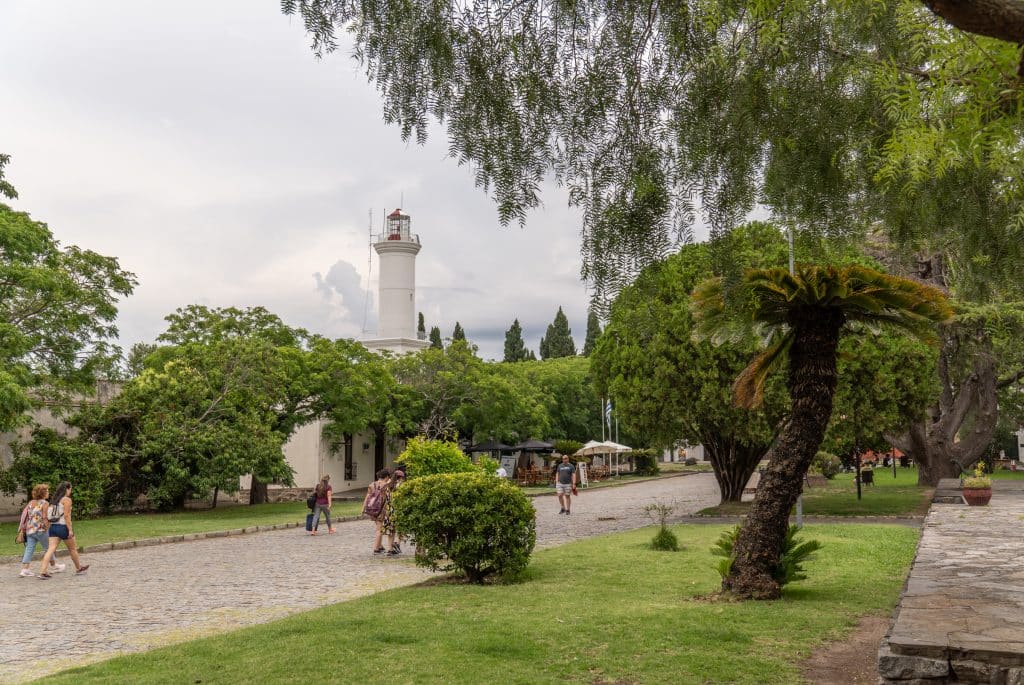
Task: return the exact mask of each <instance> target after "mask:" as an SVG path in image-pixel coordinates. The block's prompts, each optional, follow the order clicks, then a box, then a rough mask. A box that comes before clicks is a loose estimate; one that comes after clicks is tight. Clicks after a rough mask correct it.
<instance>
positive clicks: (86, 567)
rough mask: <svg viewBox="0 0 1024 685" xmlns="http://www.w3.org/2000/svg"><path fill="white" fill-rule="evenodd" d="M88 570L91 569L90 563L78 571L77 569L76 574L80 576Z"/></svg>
mask: <svg viewBox="0 0 1024 685" xmlns="http://www.w3.org/2000/svg"><path fill="white" fill-rule="evenodd" d="M88 570H89V564H86V565H85V566H82V567H81V568H79V569H78V570H77V571H75V575H76V576H80V575H82V574H83V573H85V572H86V571H88Z"/></svg>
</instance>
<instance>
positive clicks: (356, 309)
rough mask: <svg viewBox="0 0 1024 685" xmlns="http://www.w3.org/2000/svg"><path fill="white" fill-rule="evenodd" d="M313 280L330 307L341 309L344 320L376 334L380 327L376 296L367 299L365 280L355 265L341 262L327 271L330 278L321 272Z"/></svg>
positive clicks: (340, 314) (341, 316) (340, 315)
mask: <svg viewBox="0 0 1024 685" xmlns="http://www.w3.org/2000/svg"><path fill="white" fill-rule="evenodd" d="M313 278H314V280H315V281H316V289H317V290H318V291H319V292H320V293H321V295H322V296H323V298H324V299H325V300H326V301H327V302H328V303H329V304H330V306H332V307H333V308H337V309H338V310H341V311H339V317H340V318H343V319H345V320H346V321H348V322H349V323H350V324H352V325H358V326H359V328H360V329H365V330H368V331H372V330H375V329H376V328H377V315H376V307H375V304H374V298H373V295H372V294H370V295H369V297H367V292H366V288H365V287H364V284H363V278H362V276H360V275H359V272H358V271H357V270H356V268H355V267H354V266H352V265H351V264H349V263H348V262H346V261H344V260H338V261H337V262H335V263H334V265H333V266H332V267H331V268H330V269H329V270H328V271H327V275H326V276H323V275H321V274H320V273H319V272H317V273H315V274H313ZM342 312H343V313H342ZM364 313H365V325H364Z"/></svg>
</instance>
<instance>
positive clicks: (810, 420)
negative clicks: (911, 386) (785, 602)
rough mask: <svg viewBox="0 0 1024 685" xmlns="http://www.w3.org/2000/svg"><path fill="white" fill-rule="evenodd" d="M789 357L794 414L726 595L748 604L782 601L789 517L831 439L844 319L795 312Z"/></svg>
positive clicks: (740, 542)
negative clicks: (778, 574) (779, 574)
mask: <svg viewBox="0 0 1024 685" xmlns="http://www.w3.org/2000/svg"><path fill="white" fill-rule="evenodd" d="M790 325H791V326H792V329H793V332H794V336H795V337H794V340H793V345H792V347H791V348H790V351H789V378H788V385H789V393H790V398H791V402H792V410H791V413H790V418H789V422H788V424H787V425H786V426H785V427H784V428H783V429H782V432H781V433H780V435H779V439H778V441H777V442H776V444H775V446H774V447H773V448H772V450H771V453H770V457H769V463H768V468H767V470H766V471H765V473H764V475H763V476H762V478H761V481H760V483H759V485H758V486H757V493H756V494H755V496H754V503H753V505H752V506H751V509H750V515H749V516H748V517H747V519H746V522H745V523H744V524H743V528H742V530H741V531H740V534H739V538H738V539H737V540H736V545H735V548H734V553H735V558H734V561H733V564H732V569H731V571H730V573H729V575H728V576H727V577H726V578H725V580H724V581H723V582H722V589H723V590H725V591H726V592H729V593H731V594H733V595H735V596H737V597H740V598H743V599H776V598H778V597H779V595H780V594H781V588H780V587H779V584H778V583H777V582H776V581H775V578H774V572H775V569H776V567H777V566H778V563H779V559H780V557H781V554H782V549H783V545H784V543H785V537H786V530H787V528H788V527H789V514H790V512H791V511H792V509H793V506H794V505H795V504H796V500H797V497H799V496H800V492H801V490H802V489H803V480H804V475H805V474H806V473H807V469H808V468H809V467H810V465H811V461H812V459H813V458H814V455H815V454H816V453H817V451H818V447H819V446H820V445H821V441H822V439H823V438H824V437H825V429H826V427H827V426H828V421H829V418H830V417H831V416H832V401H833V398H834V395H835V390H836V380H837V375H836V348H837V347H838V345H839V330H840V328H841V327H842V325H843V315H842V314H841V313H840V312H837V311H834V310H829V309H826V310H820V309H819V310H814V309H801V310H795V311H794V312H793V313H792V314H791V315H790Z"/></svg>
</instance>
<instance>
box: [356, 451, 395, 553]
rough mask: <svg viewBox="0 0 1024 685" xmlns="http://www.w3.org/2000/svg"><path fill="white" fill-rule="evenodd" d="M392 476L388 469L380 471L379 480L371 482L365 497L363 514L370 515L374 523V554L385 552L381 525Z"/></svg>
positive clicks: (378, 473)
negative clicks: (382, 543)
mask: <svg viewBox="0 0 1024 685" xmlns="http://www.w3.org/2000/svg"><path fill="white" fill-rule="evenodd" d="M390 478H391V472H390V471H388V470H387V469H381V470H380V471H378V472H377V480H375V481H373V482H372V483H370V487H368V488H367V489H366V497H364V498H363V514H365V515H366V516H369V517H370V518H371V519H372V520H373V523H374V534H373V553H374V554H383V553H384V546H383V545H381V538H382V537H383V535H384V533H383V530H382V528H381V526H382V525H383V524H384V498H385V496H386V494H387V487H388V484H389V482H390Z"/></svg>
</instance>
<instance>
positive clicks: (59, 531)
mask: <svg viewBox="0 0 1024 685" xmlns="http://www.w3.org/2000/svg"><path fill="white" fill-rule="evenodd" d="M50 537H52V538H60V539H61V540H67V539H68V527H67V526H65V525H64V524H63V523H51V524H50Z"/></svg>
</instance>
